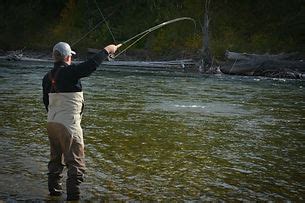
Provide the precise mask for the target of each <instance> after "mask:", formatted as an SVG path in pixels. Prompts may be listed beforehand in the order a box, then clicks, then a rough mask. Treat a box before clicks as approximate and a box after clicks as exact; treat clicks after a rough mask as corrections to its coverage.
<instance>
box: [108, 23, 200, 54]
mask: <svg viewBox="0 0 305 203" xmlns="http://www.w3.org/2000/svg"><path fill="white" fill-rule="evenodd" d="M182 20H190V21H192V22H193V23H194V26H195V28H196V21H195V20H194V19H193V18H190V17H181V18H175V19H173V20H169V21H166V22H163V23H161V24H159V25H156V26H154V27H151V28H149V29H147V30H145V31H143V32H140V33H139V34H136V35H134V36H133V37H131V38H129V39H127V40H125V41H124V42H122V43H120V44H118V45H117V46H118V48H119V47H121V46H123V45H125V44H127V43H128V42H131V41H132V40H135V39H136V40H135V41H134V42H133V43H131V44H130V45H129V46H127V47H126V48H125V49H123V50H122V51H121V52H119V53H118V54H116V55H113V56H110V57H111V58H112V59H115V58H116V57H118V56H119V55H121V54H122V53H124V52H125V51H127V49H129V48H130V47H132V46H133V45H135V44H136V43H137V42H138V41H140V40H141V39H142V38H144V37H145V36H146V35H148V34H149V33H151V32H153V31H155V30H157V29H159V28H161V27H164V26H166V25H169V24H172V23H175V22H178V21H182Z"/></svg>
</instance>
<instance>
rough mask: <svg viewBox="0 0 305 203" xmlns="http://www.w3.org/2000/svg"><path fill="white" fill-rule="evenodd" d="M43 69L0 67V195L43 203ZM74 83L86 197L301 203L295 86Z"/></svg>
mask: <svg viewBox="0 0 305 203" xmlns="http://www.w3.org/2000/svg"><path fill="white" fill-rule="evenodd" d="M50 68H51V64H46V63H40V64H39V63H36V64H31V63H24V62H10V63H8V62H1V63H0V95H1V97H0V138H1V139H0V146H1V147H0V180H1V181H0V200H1V199H2V200H6V201H16V200H50V198H49V197H48V191H47V178H46V173H47V162H48V158H49V145H48V139H47V136H46V129H45V124H46V112H45V109H44V106H43V104H42V89H41V78H42V77H43V75H44V74H45V73H46V72H47V71H48V70H49V69H50ZM83 87H84V95H85V99H86V107H85V112H84V116H83V121H82V126H83V129H84V140H85V145H86V164H87V168H88V169H87V173H86V181H85V182H84V183H83V184H82V199H83V200H89V201H92V200H123V201H124V200H131V201H132V200H184V201H189V200H229V201H233V200H235V201H236V200H273V201H276V200H303V201H304V199H305V195H304V194H305V171H304V168H305V150H304V149H305V148H304V147H305V91H304V90H305V82H304V81H299V80H284V79H270V78H269V79H268V78H259V77H239V76H217V75H215V76H206V75H202V76H195V75H187V74H185V73H173V72H161V71H159V72H151V71H143V70H127V69H121V68H106V67H104V68H103V67H101V68H100V70H98V71H96V72H95V73H94V74H93V75H92V76H91V77H89V78H86V79H84V80H83ZM62 199H64V197H62Z"/></svg>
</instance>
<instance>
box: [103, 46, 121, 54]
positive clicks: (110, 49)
mask: <svg viewBox="0 0 305 203" xmlns="http://www.w3.org/2000/svg"><path fill="white" fill-rule="evenodd" d="M120 46H122V44H118V45H114V44H110V45H108V46H106V47H105V48H104V49H105V50H106V51H107V52H108V54H114V53H115V52H116V50H117V49H118V48H119V47H120Z"/></svg>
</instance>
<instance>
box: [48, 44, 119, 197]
mask: <svg viewBox="0 0 305 203" xmlns="http://www.w3.org/2000/svg"><path fill="white" fill-rule="evenodd" d="M119 46H120V45H108V46H106V47H105V48H104V49H103V50H102V51H100V52H98V53H97V54H95V55H94V56H93V57H92V58H90V59H89V60H87V61H85V62H83V63H80V64H78V65H75V64H72V55H73V54H75V52H74V51H72V50H71V47H70V45H69V44H67V43H65V42H59V43H57V44H56V45H55V46H54V47H53V59H54V68H53V69H52V70H51V71H49V72H48V73H47V74H46V75H45V76H44V78H43V81H42V86H43V102H44V105H45V108H46V110H47V112H48V120H47V121H48V122H47V132H48V137H49V141H50V161H49V164H48V171H49V173H48V188H49V192H50V195H51V196H60V195H61V194H62V191H63V189H62V182H61V179H62V177H63V176H62V172H63V168H64V166H65V165H66V166H67V168H68V172H67V182H66V189H67V200H68V201H70V200H79V199H80V184H81V182H83V176H84V172H85V159H84V158H85V157H84V141H83V132H82V128H81V125H80V123H81V117H82V113H83V108H84V99H83V91H82V85H81V81H80V79H81V78H83V77H88V76H89V75H90V74H91V73H92V72H94V71H95V70H96V68H97V67H98V66H99V65H100V64H101V63H102V61H104V60H105V59H106V58H107V57H108V55H110V54H114V53H115V52H116V50H117V48H118V47H119Z"/></svg>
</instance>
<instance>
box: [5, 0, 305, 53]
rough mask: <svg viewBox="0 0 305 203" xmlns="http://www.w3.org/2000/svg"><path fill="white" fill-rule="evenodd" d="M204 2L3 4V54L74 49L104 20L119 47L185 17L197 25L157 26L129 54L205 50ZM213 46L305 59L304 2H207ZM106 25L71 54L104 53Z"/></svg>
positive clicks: (33, 0) (108, 39)
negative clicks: (57, 46) (64, 45)
mask: <svg viewBox="0 0 305 203" xmlns="http://www.w3.org/2000/svg"><path fill="white" fill-rule="evenodd" d="M204 2H205V1H204V0H124V1H122V0H111V1H106V0H104V1H101V0H96V2H95V0H28V1H18V0H2V1H1V6H0V15H1V21H0V30H1V32H0V49H4V50H9V49H10V50H12V49H22V48H24V47H26V48H27V49H50V47H52V46H53V44H54V43H56V42H57V41H67V42H69V43H71V44H73V42H76V41H77V40H78V39H80V38H81V37H82V36H83V35H84V34H85V33H87V32H88V31H89V30H90V29H92V28H93V27H94V26H95V25H96V24H97V23H98V22H100V21H101V20H103V18H102V16H101V14H100V12H99V10H98V7H97V6H96V3H97V4H98V6H99V8H100V9H101V11H102V13H103V15H104V16H105V18H106V19H107V22H108V25H109V27H110V29H111V31H112V33H113V36H114V38H115V41H116V42H117V43H119V42H122V41H125V40H126V39H128V38H130V37H132V36H133V35H135V34H137V33H139V32H141V31H143V30H145V29H148V28H150V27H152V26H154V25H157V24H159V23H162V22H164V21H167V20H171V19H173V18H178V17H182V16H189V17H192V18H194V19H195V20H196V22H197V26H196V28H194V26H193V24H192V23H190V22H178V23H175V24H171V25H170V26H167V27H164V28H161V29H159V30H157V31H155V32H153V33H152V34H150V35H148V36H147V37H146V38H145V39H143V40H142V41H140V43H138V44H137V45H136V46H135V47H133V49H134V50H142V52H143V53H146V52H149V54H155V55H159V56H161V55H168V56H169V55H178V54H196V53H197V52H198V50H199V49H201V48H202V47H201V45H202V23H203V12H204ZM209 14H210V19H211V21H210V46H211V47H210V48H211V51H212V53H213V54H214V55H216V56H223V53H224V51H225V50H227V49H229V50H233V51H240V52H256V53H265V52H270V53H279V52H296V51H298V52H302V53H305V35H304V33H305V1H304V0H281V1H278V0H268V1H265V0H256V1H253V0H212V1H211V4H210V11H209ZM113 41H114V40H113V37H112V36H111V34H110V32H109V30H108V28H107V26H106V24H105V23H103V24H101V26H99V27H98V28H97V29H96V30H94V31H92V32H91V33H90V34H89V35H88V36H87V37H86V38H84V40H82V41H81V42H80V43H78V44H77V45H76V46H75V47H74V48H75V49H78V50H84V49H85V48H87V47H93V48H101V47H103V45H105V44H108V43H113Z"/></svg>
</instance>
